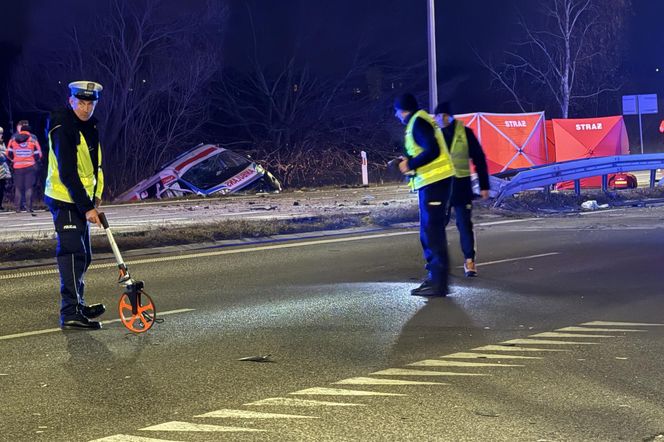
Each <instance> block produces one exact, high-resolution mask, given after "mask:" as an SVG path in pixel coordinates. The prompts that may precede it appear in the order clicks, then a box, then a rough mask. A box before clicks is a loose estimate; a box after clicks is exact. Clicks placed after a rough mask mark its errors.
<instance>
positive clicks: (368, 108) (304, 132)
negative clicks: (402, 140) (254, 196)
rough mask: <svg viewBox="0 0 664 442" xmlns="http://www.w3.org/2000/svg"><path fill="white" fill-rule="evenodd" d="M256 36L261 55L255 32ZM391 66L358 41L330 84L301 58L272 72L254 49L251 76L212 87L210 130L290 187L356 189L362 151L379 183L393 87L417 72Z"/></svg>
mask: <svg viewBox="0 0 664 442" xmlns="http://www.w3.org/2000/svg"><path fill="white" fill-rule="evenodd" d="M249 13H250V17H251V11H249ZM250 31H253V28H252V29H250ZM251 37H252V38H253V41H254V48H255V49H256V48H258V47H259V45H260V43H259V42H257V41H256V33H255V32H252V36H251ZM294 46H295V48H296V50H297V48H299V47H300V45H299V44H295V45H294ZM367 53H370V54H371V55H370V56H367V55H365V54H367ZM387 59H388V57H387V54H382V55H381V54H376V51H375V50H372V51H370V50H368V48H367V47H366V46H365V45H364V43H363V42H362V41H360V42H359V43H358V45H357V50H356V52H355V53H350V54H348V58H347V59H340V60H339V63H344V64H346V65H347V66H348V68H347V69H346V70H345V71H343V72H342V73H341V74H337V75H335V76H334V77H333V78H331V77H329V76H328V77H323V76H322V75H320V74H314V73H313V72H312V69H310V67H309V65H308V63H307V62H306V61H305V62H301V61H300V60H299V58H298V56H297V53H295V54H293V55H291V56H290V57H288V58H286V59H285V61H284V62H283V63H281V64H280V65H279V66H275V64H274V63H272V64H268V63H266V62H264V61H263V60H261V57H260V55H259V51H257V50H255V51H254V53H253V55H252V58H251V68H250V69H248V70H246V71H238V70H227V71H226V72H225V74H224V75H223V76H222V78H221V79H220V81H218V82H215V85H214V88H213V89H212V90H211V94H212V95H213V96H214V97H215V105H214V108H215V109H217V112H218V115H217V118H215V119H214V120H213V124H214V125H216V126H217V127H218V128H219V130H220V131H221V132H222V133H223V134H224V137H223V138H224V140H225V142H226V143H236V144H235V145H240V146H243V147H245V151H246V152H247V153H249V154H251V155H252V156H253V157H255V158H257V159H259V160H261V161H262V162H264V163H265V165H266V166H267V167H268V168H269V169H270V170H271V171H272V172H273V173H275V174H276V175H277V177H278V178H279V179H280V180H281V181H282V182H283V183H284V184H285V185H287V186H301V185H321V184H340V183H353V182H354V183H357V182H359V174H360V153H359V152H360V150H365V151H367V152H368V153H369V162H370V163H369V166H370V170H371V172H370V173H372V174H373V177H374V179H375V178H379V177H380V175H381V174H382V172H384V168H385V163H386V161H385V160H386V159H387V158H388V157H390V156H391V155H392V154H393V153H394V150H395V145H394V142H393V137H392V135H393V134H392V133H391V132H390V131H389V130H386V129H385V127H387V126H389V124H386V123H387V122H388V121H389V122H390V123H393V121H392V119H393V116H392V113H391V111H392V106H391V100H392V99H393V96H392V94H393V93H394V90H392V89H390V87H393V83H397V84H398V83H399V82H405V78H408V77H409V76H412V75H413V70H414V68H416V67H410V68H400V67H395V66H392V65H390V64H389V63H387V62H386V60H387ZM417 67H421V66H417ZM394 126H395V127H397V126H398V125H397V124H394ZM377 174H378V175H377Z"/></svg>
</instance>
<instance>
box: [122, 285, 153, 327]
mask: <svg viewBox="0 0 664 442" xmlns="http://www.w3.org/2000/svg"><path fill="white" fill-rule="evenodd" d="M129 293H131V291H129ZM131 296H132V295H131V294H128V293H123V294H122V296H120V301H119V302H118V313H120V321H121V322H122V325H124V326H125V327H126V328H127V329H129V330H130V331H132V332H134V333H144V332H146V331H148V330H150V328H151V327H152V326H153V325H154V323H155V322H157V311H156V310H155V307H154V303H153V302H152V298H150V296H149V295H148V294H147V293H145V292H144V291H143V290H138V291H136V292H135V295H134V296H136V302H135V303H133V304H134V305H135V308H134V307H132V302H131V301H132V300H131Z"/></svg>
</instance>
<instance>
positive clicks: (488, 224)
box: [475, 218, 542, 226]
mask: <svg viewBox="0 0 664 442" xmlns="http://www.w3.org/2000/svg"><path fill="white" fill-rule="evenodd" d="M526 221H542V218H522V219H508V220H505V221H488V222H486V223H480V224H475V225H476V226H498V225H500V224H514V223H522V222H526Z"/></svg>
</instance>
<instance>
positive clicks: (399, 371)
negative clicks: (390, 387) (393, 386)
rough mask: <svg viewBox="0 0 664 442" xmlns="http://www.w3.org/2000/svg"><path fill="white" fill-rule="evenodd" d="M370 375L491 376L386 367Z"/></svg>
mask: <svg viewBox="0 0 664 442" xmlns="http://www.w3.org/2000/svg"><path fill="white" fill-rule="evenodd" d="M370 374H371V375H379V376H491V375H490V374H484V373H459V372H454V371H429V370H413V369H411V368H388V369H387V370H381V371H375V372H373V373H370Z"/></svg>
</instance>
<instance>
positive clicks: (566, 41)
mask: <svg viewBox="0 0 664 442" xmlns="http://www.w3.org/2000/svg"><path fill="white" fill-rule="evenodd" d="M629 11H631V0H611V1H606V0H546V1H543V2H542V6H541V15H540V16H539V18H540V19H541V21H540V22H539V25H537V24H534V23H533V21H534V20H530V21H527V20H526V19H525V18H524V17H523V16H521V17H520V19H519V27H520V30H521V31H520V34H521V35H522V38H521V40H520V41H519V42H518V43H516V44H515V45H514V49H513V50H509V51H505V53H504V55H505V58H504V61H503V62H500V63H494V62H493V61H491V60H487V59H485V58H483V57H482V56H481V55H479V54H478V57H479V58H480V62H481V64H482V65H483V66H484V67H485V68H486V69H488V70H489V71H490V72H491V74H492V75H493V78H494V81H495V82H496V83H497V84H498V85H499V86H500V87H501V88H503V89H504V90H506V91H507V92H508V94H509V95H510V97H511V100H512V101H513V102H514V103H516V105H517V106H518V107H519V108H520V109H521V111H523V112H525V111H529V110H536V109H541V108H543V107H545V106H546V105H548V104H550V103H551V104H552V105H553V106H555V108H557V109H558V110H559V112H560V115H561V116H562V117H563V118H567V117H568V116H569V114H570V108H573V107H574V106H581V105H582V103H583V102H584V100H587V99H591V98H597V97H598V96H599V95H601V94H603V93H605V92H609V91H616V90H618V89H619V88H620V82H619V80H617V76H616V72H617V69H618V67H619V64H620V57H621V50H622V48H623V46H622V45H621V44H620V43H619V42H617V41H616V39H615V36H616V35H618V34H619V33H620V31H621V30H622V29H623V27H624V26H625V16H626V14H628V12H629ZM476 53H477V51H476Z"/></svg>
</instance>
